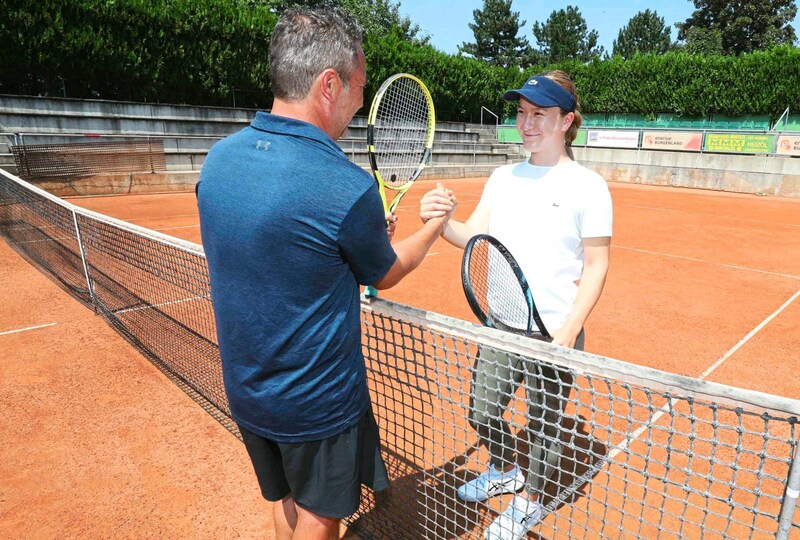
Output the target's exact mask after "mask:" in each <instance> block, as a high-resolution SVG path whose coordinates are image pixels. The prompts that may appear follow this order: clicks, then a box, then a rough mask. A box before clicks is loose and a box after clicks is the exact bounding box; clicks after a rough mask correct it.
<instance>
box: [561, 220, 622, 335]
mask: <svg viewBox="0 0 800 540" xmlns="http://www.w3.org/2000/svg"><path fill="white" fill-rule="evenodd" d="M610 252H611V238H610V237H608V236H603V237H597V238H584V239H583V254H584V261H583V273H582V274H581V280H580V283H579V284H578V294H577V296H576V297H575V303H574V304H573V306H572V311H571V312H570V314H569V318H568V319H567V322H566V323H564V326H562V327H561V328H559V329H558V330H555V331H554V332H551V333H552V335H553V343H554V344H556V345H563V346H565V347H574V346H575V341H576V340H577V338H578V335H579V334H580V333H581V330H582V329H583V325H584V324H585V323H586V319H588V318H589V314H590V313H591V312H592V309H594V306H595V305H596V304H597V301H598V300H599V299H600V293H602V292H603V285H605V282H606V274H607V273H608V260H609V254H610Z"/></svg>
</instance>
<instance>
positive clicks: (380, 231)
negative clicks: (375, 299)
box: [197, 8, 455, 540]
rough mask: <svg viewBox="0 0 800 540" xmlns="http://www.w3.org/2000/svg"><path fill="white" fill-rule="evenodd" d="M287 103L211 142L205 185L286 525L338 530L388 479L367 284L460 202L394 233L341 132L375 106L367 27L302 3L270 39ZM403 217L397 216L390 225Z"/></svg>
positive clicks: (239, 375)
mask: <svg viewBox="0 0 800 540" xmlns="http://www.w3.org/2000/svg"><path fill="white" fill-rule="evenodd" d="M270 81H271V83H272V90H273V93H274V95H275V101H274V103H273V107H272V111H271V114H267V113H263V112H259V113H257V115H256V118H255V119H254V120H253V122H252V124H251V125H250V126H249V127H247V128H245V129H244V130H242V131H240V132H239V133H236V134H234V135H232V136H230V137H228V138H226V139H224V140H222V141H220V142H219V143H217V144H216V145H214V147H213V148H212V149H211V151H210V152H209V155H208V158H207V159H206V162H205V164H204V166H203V170H202V173H201V175H200V182H199V184H198V190H197V194H198V207H199V210H200V225H201V233H202V237H203V245H204V247H205V251H206V257H207V259H208V266H209V271H210V277H211V298H212V301H213V305H214V313H215V317H216V324H217V336H218V339H219V346H220V354H221V356H222V371H223V379H224V382H225V390H226V392H227V396H228V401H229V403H230V409H231V415H232V416H233V419H234V420H235V421H236V423H237V425H238V426H239V429H240V431H241V433H242V438H243V440H244V442H245V446H246V447H247V451H248V453H249V455H250V458H251V460H252V462H253V467H254V469H255V472H256V477H257V479H258V482H259V485H260V487H261V491H262V494H263V495H264V497H265V498H266V499H267V500H269V501H274V504H273V518H274V523H275V531H276V537H277V538H278V539H279V540H287V539H289V538H295V539H300V538H302V539H317V538H318V539H323V538H324V539H328V538H337V537H338V533H339V520H340V519H341V518H344V517H346V516H348V515H350V514H352V513H353V512H355V511H356V510H357V509H358V505H359V503H360V495H361V485H362V484H365V485H368V486H371V487H372V488H373V489H375V490H376V491H380V490H382V489H384V488H386V487H388V478H387V474H386V468H385V465H384V463H383V459H382V458H381V454H380V440H379V436H378V428H377V425H376V423H375V419H374V417H373V414H372V407H371V404H370V400H369V393H368V390H367V383H366V368H365V365H364V358H363V356H362V352H361V320H360V312H361V310H360V301H359V284H361V285H365V284H372V285H374V286H375V287H376V288H378V289H385V288H388V287H391V286H393V285H395V284H396V283H397V282H399V281H400V280H401V279H402V278H403V277H404V276H405V275H406V274H408V273H409V272H411V271H412V270H413V269H414V268H416V267H417V266H418V265H419V264H420V262H422V259H423V258H424V256H425V253H426V252H427V250H428V249H429V248H430V246H431V245H432V244H433V242H434V241H435V239H436V238H438V236H439V234H440V232H441V231H442V229H443V227H444V225H445V224H446V223H447V221H448V220H449V218H450V215H451V214H452V209H453V208H454V207H455V203H454V202H453V206H452V207H451V208H450V212H449V213H447V214H446V215H444V216H443V217H441V218H437V219H431V220H430V221H428V222H427V223H426V224H425V225H423V226H422V227H421V228H420V229H419V230H418V231H417V232H415V233H414V234H412V235H411V236H409V237H408V238H406V239H404V240H402V241H400V242H398V243H396V244H395V245H394V246H393V245H392V244H390V236H391V235H392V234H393V231H394V221H395V218H394V216H387V215H385V214H384V211H383V206H382V203H381V198H380V195H379V193H378V189H377V185H376V183H375V182H374V180H373V179H372V177H371V176H370V175H369V174H368V173H366V172H365V171H364V170H363V169H361V168H360V167H358V166H356V165H354V164H353V163H351V162H350V161H349V160H348V159H347V157H346V156H345V154H344V153H343V152H342V150H341V149H340V148H339V147H338V146H337V145H336V143H335V140H336V139H338V137H339V136H341V134H342V133H344V131H345V129H346V128H347V125H348V124H349V122H350V120H351V119H352V117H353V115H354V114H355V112H356V111H357V110H358V109H360V108H361V107H362V105H363V94H364V86H365V84H366V67H365V58H364V51H363V50H362V48H361V31H360V29H359V28H358V26H357V25H356V24H355V22H353V21H352V19H351V18H350V17H348V16H346V15H344V14H342V13H341V12H339V11H337V10H334V9H331V8H324V9H317V10H291V11H287V12H286V13H284V14H283V15H282V16H281V18H280V20H279V21H278V24H277V26H276V27H275V30H274V34H273V36H272V42H271V44H270ZM387 220H388V221H389V223H390V227H389V234H387V227H386V224H387Z"/></svg>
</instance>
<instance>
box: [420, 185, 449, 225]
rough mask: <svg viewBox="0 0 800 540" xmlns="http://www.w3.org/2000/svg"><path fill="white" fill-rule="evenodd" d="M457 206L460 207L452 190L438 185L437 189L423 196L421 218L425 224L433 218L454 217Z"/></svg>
mask: <svg viewBox="0 0 800 540" xmlns="http://www.w3.org/2000/svg"><path fill="white" fill-rule="evenodd" d="M456 206H458V201H457V200H456V196H455V194H454V193H453V192H452V190H449V189H447V188H445V187H444V185H442V184H441V183H438V184H436V189H432V190H431V191H429V192H427V193H426V194H425V195H423V196H422V200H420V202H419V217H420V219H422V222H423V223H427V222H428V220H430V219H433V218H440V217H444V216H446V215H448V214H450V215H452V212H454V211H455V209H456Z"/></svg>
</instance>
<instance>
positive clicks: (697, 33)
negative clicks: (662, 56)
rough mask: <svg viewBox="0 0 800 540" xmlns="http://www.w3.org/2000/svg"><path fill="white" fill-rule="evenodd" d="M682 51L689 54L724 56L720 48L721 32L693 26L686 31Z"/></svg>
mask: <svg viewBox="0 0 800 540" xmlns="http://www.w3.org/2000/svg"><path fill="white" fill-rule="evenodd" d="M683 49H684V50H685V51H686V52H687V53H689V54H705V55H718V54H725V50H724V49H723V47H722V32H721V31H720V30H718V29H716V28H703V27H702V26H693V27H691V28H689V29H688V30H687V31H686V40H685V44H684V45H683Z"/></svg>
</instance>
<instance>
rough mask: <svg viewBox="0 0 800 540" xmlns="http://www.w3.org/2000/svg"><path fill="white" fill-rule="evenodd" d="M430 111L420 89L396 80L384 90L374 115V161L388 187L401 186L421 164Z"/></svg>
mask: <svg viewBox="0 0 800 540" xmlns="http://www.w3.org/2000/svg"><path fill="white" fill-rule="evenodd" d="M431 115H432V111H431V109H430V107H429V106H428V100H427V99H426V97H425V93H424V91H423V89H422V88H421V87H420V86H419V84H417V83H416V82H415V81H413V80H411V79H406V78H402V79H398V80H396V81H395V82H394V83H392V84H391V85H389V87H388V88H387V89H386V92H385V94H384V95H383V97H382V98H381V100H380V103H379V104H378V110H377V113H376V116H375V139H374V146H375V158H376V162H377V165H378V169H379V170H380V172H381V177H382V178H383V181H384V183H385V184H386V185H387V186H388V187H401V186H403V185H404V184H406V183H408V182H409V181H411V180H412V179H413V178H414V175H415V173H416V172H417V170H418V169H420V168H421V167H422V166H423V165H424V159H425V157H426V149H427V148H429V147H430V144H429V132H430V123H431V118H430V116H431Z"/></svg>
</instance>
